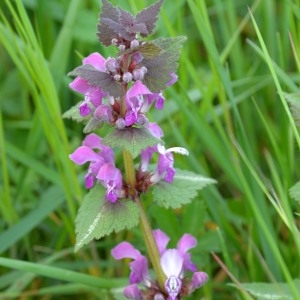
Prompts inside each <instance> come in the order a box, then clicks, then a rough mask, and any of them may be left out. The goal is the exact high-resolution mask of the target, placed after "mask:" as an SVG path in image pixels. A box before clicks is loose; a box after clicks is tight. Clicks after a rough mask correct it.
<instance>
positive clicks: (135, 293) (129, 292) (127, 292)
mask: <svg viewBox="0 0 300 300" xmlns="http://www.w3.org/2000/svg"><path fill="white" fill-rule="evenodd" d="M123 293H124V296H125V297H126V298H128V299H133V300H142V292H141V290H140V289H139V288H138V287H137V285H135V284H132V285H129V286H127V287H125V289H124V291H123Z"/></svg>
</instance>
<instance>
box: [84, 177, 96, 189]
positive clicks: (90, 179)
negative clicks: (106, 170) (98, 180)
mask: <svg viewBox="0 0 300 300" xmlns="http://www.w3.org/2000/svg"><path fill="white" fill-rule="evenodd" d="M94 181H95V177H94V176H93V175H92V174H90V173H87V174H86V175H85V187H86V188H87V189H90V188H92V187H93V186H94Z"/></svg>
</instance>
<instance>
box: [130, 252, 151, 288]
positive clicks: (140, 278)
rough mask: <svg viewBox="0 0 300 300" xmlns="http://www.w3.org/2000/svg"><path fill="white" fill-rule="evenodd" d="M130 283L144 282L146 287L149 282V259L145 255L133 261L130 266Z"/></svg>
mask: <svg viewBox="0 0 300 300" xmlns="http://www.w3.org/2000/svg"><path fill="white" fill-rule="evenodd" d="M129 266H130V270H131V273H130V276H129V282H130V283H140V282H144V284H145V285H147V284H148V282H149V274H148V261H147V258H146V257H145V256H143V255H140V257H138V258H137V259H136V260H134V261H132V262H131V263H130V264H129Z"/></svg>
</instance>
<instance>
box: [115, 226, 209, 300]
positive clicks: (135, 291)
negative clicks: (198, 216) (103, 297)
mask: <svg viewBox="0 0 300 300" xmlns="http://www.w3.org/2000/svg"><path fill="white" fill-rule="evenodd" d="M153 235H154V239H155V241H156V244H157V247H158V250H159V253H160V256H161V257H160V264H161V268H162V270H163V272H164V273H165V275H166V277H167V280H166V282H165V292H167V295H166V294H165V292H164V291H161V290H160V288H159V286H158V284H157V283H156V282H155V281H152V280H151V279H150V277H149V272H148V262H147V258H146V257H145V256H143V255H142V254H141V253H140V252H139V251H138V250H137V249H135V248H134V247H133V246H132V245H131V244H130V243H128V242H122V243H120V244H119V245H117V246H116V247H115V248H114V249H112V251H111V254H112V256H113V257H114V258H115V259H117V260H119V259H123V258H131V259H133V261H132V262H131V263H130V264H129V265H130V270H131V273H130V279H129V282H130V284H131V285H129V286H127V287H126V288H125V289H124V295H125V296H126V298H128V299H135V300H138V299H144V297H143V296H145V298H146V296H147V295H155V297H156V298H157V299H162V300H176V299H178V298H177V297H178V295H179V297H181V296H187V295H189V294H191V293H192V292H193V291H194V290H195V289H197V288H199V287H200V286H202V285H203V284H204V283H205V282H206V281H207V280H208V276H207V274H206V273H204V272H197V269H196V266H195V265H194V264H193V263H192V261H191V256H190V253H188V251H189V250H190V249H191V248H194V247H195V246H196V245H197V240H196V239H195V238H194V237H193V236H192V235H190V234H184V235H183V236H182V237H181V239H180V240H179V241H178V243H177V248H175V249H167V248H166V247H167V244H168V242H169V240H170V238H169V237H168V236H167V235H166V234H165V233H164V232H163V231H162V230H159V229H158V230H154V231H153ZM186 271H191V272H193V275H192V279H191V280H187V279H186V278H185V277H184V276H185V272H186ZM140 283H142V284H143V285H144V286H145V288H146V290H144V289H143V290H141V289H139V287H138V286H137V285H136V284H140ZM156 298H155V299H156Z"/></svg>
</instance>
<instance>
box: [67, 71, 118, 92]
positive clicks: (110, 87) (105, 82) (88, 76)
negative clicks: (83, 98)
mask: <svg viewBox="0 0 300 300" xmlns="http://www.w3.org/2000/svg"><path fill="white" fill-rule="evenodd" d="M68 75H70V76H80V77H81V78H83V79H85V80H87V81H88V84H90V85H92V86H94V87H100V88H101V89H102V90H103V91H104V92H107V93H108V94H109V95H111V96H113V97H121V96H122V93H123V87H122V85H121V84H120V83H119V82H117V81H115V80H114V78H113V77H112V76H111V75H110V74H108V73H105V72H101V71H99V70H97V69H96V68H95V67H93V66H92V65H82V66H79V67H77V68H76V69H74V70H73V71H71V72H69V74H68Z"/></svg>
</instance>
